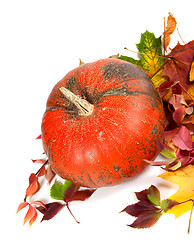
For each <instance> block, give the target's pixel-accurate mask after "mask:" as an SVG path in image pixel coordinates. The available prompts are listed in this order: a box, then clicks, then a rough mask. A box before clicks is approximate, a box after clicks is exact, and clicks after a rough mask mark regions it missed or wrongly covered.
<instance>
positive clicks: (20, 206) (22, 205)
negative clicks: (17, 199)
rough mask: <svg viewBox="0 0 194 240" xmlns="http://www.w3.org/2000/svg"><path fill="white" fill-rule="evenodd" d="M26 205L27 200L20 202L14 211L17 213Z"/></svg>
mask: <svg viewBox="0 0 194 240" xmlns="http://www.w3.org/2000/svg"><path fill="white" fill-rule="evenodd" d="M28 205H29V203H28V202H22V203H20V205H19V207H18V209H17V212H16V213H18V212H19V211H21V210H22V209H23V208H25V207H26V206H28Z"/></svg>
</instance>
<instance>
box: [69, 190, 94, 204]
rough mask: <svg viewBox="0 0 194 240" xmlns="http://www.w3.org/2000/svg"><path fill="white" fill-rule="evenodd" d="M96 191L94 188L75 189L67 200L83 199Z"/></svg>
mask: <svg viewBox="0 0 194 240" xmlns="http://www.w3.org/2000/svg"><path fill="white" fill-rule="evenodd" d="M95 191H96V189H93V190H92V189H86V190H80V191H76V192H75V193H74V194H73V195H72V196H71V198H70V199H69V202H70V201H71V202H72V201H85V200H86V199H88V198H89V197H90V196H91V195H92V194H93V193H94V192H95Z"/></svg>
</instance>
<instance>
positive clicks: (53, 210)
mask: <svg viewBox="0 0 194 240" xmlns="http://www.w3.org/2000/svg"><path fill="white" fill-rule="evenodd" d="M45 206H46V209H45V208H42V207H38V208H37V209H38V210H39V211H40V212H41V213H43V214H44V215H43V218H42V220H41V222H42V221H45V220H50V219H52V218H53V217H54V216H55V215H56V214H57V213H58V212H59V211H60V210H61V209H62V208H63V207H64V206H65V205H64V204H61V203H59V202H52V203H48V204H46V205H45Z"/></svg>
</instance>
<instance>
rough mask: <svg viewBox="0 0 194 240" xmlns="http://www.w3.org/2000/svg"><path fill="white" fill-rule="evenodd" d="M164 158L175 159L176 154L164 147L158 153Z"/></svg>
mask: <svg viewBox="0 0 194 240" xmlns="http://www.w3.org/2000/svg"><path fill="white" fill-rule="evenodd" d="M160 153H161V154H162V155H163V156H164V157H167V158H170V159H174V158H177V156H176V153H175V152H174V150H173V149H172V148H170V147H164V149H163V150H162V151H161V152H160Z"/></svg>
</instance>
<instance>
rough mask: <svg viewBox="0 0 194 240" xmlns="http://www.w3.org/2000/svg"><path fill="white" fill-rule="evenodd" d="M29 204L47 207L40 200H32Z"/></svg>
mask: <svg viewBox="0 0 194 240" xmlns="http://www.w3.org/2000/svg"><path fill="white" fill-rule="evenodd" d="M31 204H35V205H39V206H41V207H43V208H45V209H47V208H46V206H45V204H44V203H43V202H42V201H34V202H32V203H31Z"/></svg>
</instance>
